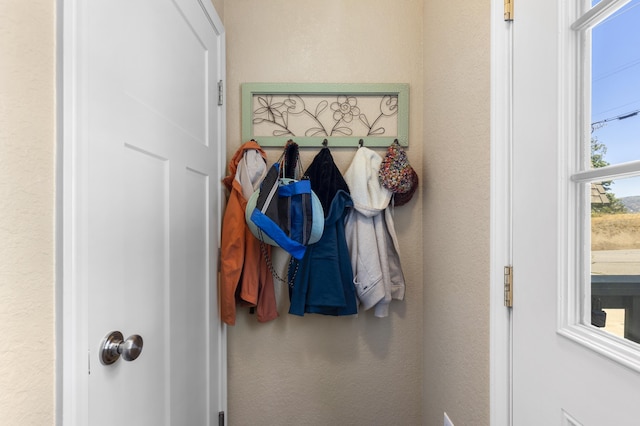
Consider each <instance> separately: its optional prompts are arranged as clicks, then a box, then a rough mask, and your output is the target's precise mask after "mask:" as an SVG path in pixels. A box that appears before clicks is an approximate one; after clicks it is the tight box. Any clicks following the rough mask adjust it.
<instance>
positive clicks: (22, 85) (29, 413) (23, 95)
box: [0, 0, 55, 425]
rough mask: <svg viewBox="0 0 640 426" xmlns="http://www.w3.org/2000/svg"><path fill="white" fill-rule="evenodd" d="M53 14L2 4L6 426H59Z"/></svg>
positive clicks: (0, 370)
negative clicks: (56, 409)
mask: <svg viewBox="0 0 640 426" xmlns="http://www.w3.org/2000/svg"><path fill="white" fill-rule="evenodd" d="M54 7H55V4H54V2H52V1H51V0H34V1H29V2H25V1H23V0H3V1H2V2H0V336H2V345H0V423H2V424H3V425H46V424H53V419H54V356H55V354H54V345H53V344H54V318H53V314H54V267H53V266H54V243H53V242H54V192H53V191H54V152H55V138H54V108H55V103H54V87H55V81H54V25H55V22H54Z"/></svg>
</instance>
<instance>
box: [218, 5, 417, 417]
mask: <svg viewBox="0 0 640 426" xmlns="http://www.w3.org/2000/svg"><path fill="white" fill-rule="evenodd" d="M422 3H423V0H405V1H401V2H389V1H385V0H352V1H344V0H327V1H316V2H299V1H293V0H273V1H268V2H265V1H261V0H234V1H227V2H225V21H224V22H225V28H226V31H227V78H228V82H227V91H228V104H227V106H228V110H227V112H228V119H227V123H228V142H227V150H228V154H227V155H228V157H230V156H231V155H232V154H233V153H234V152H235V150H236V149H237V148H238V147H239V145H240V143H241V142H242V141H241V140H240V137H241V135H240V122H241V120H240V84H241V83H243V82H344V83H385V82H386V83H390V82H404V83H409V84H410V103H411V105H410V135H409V143H410V148H409V150H408V155H409V159H410V161H411V163H412V165H413V166H414V167H415V168H416V169H417V170H418V172H419V173H421V171H422V152H423V145H424V144H425V138H424V136H423V134H422V103H423V99H422V93H423V77H422V36H421V34H422V8H423V4H422ZM268 152H269V159H270V160H271V161H275V160H276V159H277V156H278V155H279V154H280V152H281V149H272V150H269V151H268ZM317 152H318V149H305V150H304V153H303V162H304V164H305V165H308V164H309V163H310V161H311V159H312V157H313V156H314V155H315V154H316V153H317ZM354 152H355V150H354V149H353V148H349V149H337V148H335V149H333V150H332V153H333V155H334V158H335V159H336V162H337V163H338V166H339V168H340V169H341V170H342V171H343V172H344V171H345V170H346V168H347V167H348V165H349V163H350V161H351V159H352V157H353V154H354ZM380 152H381V153H384V150H381V151H380ZM395 219H396V224H397V227H396V228H397V231H398V235H399V240H400V246H401V247H400V249H401V256H402V262H403V269H404V272H405V275H406V280H407V293H406V300H405V301H404V302H396V301H394V302H393V303H392V304H391V314H390V316H389V317H388V318H385V319H380V318H375V317H374V316H373V315H372V313H370V312H366V313H363V314H361V315H360V316H359V317H358V318H332V317H323V316H318V315H315V316H314V315H306V316H305V317H303V318H298V317H294V316H291V315H288V314H287V310H288V299H287V297H286V295H283V296H284V297H280V298H279V301H280V305H279V310H280V315H281V316H280V318H278V319H277V320H275V321H274V322H272V323H268V324H258V323H257V322H256V319H255V317H253V316H249V315H248V314H246V313H244V314H242V315H240V317H239V319H238V322H237V324H236V325H235V326H234V327H230V328H229V359H228V364H229V419H230V424H231V425H248V424H264V425H272V424H278V425H298V426H299V425H327V424H339V425H367V426H368V425H383V424H389V425H392V424H393V425H419V424H421V423H422V407H421V404H422V397H421V385H422V375H423V373H422V370H423V368H422V363H423V361H422V342H423V335H424V333H423V325H422V321H423V309H422V304H423V302H422V294H423V277H422V262H423V260H424V259H423V256H422V253H421V250H420V249H419V248H420V247H422V242H421V237H422V203H421V200H420V198H419V197H418V196H416V197H414V199H413V200H412V201H411V202H410V203H409V204H408V205H406V206H402V207H398V208H397V209H396V216H395ZM277 285H278V287H279V288H282V284H277Z"/></svg>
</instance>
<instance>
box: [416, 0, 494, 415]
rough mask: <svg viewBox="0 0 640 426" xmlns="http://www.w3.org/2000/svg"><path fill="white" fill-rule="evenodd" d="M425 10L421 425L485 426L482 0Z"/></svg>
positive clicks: (486, 40) (485, 8) (440, 1)
mask: <svg viewBox="0 0 640 426" xmlns="http://www.w3.org/2000/svg"><path fill="white" fill-rule="evenodd" d="M424 4H425V10H424V62H425V67H424V82H425V83H424V88H425V92H424V101H425V102H424V134H425V146H424V159H425V160H424V174H423V181H424V182H425V186H424V187H423V188H424V191H425V196H424V210H423V217H424V219H423V222H424V282H425V285H424V286H425V287H424V288H425V294H424V296H425V299H424V300H425V303H424V320H425V322H424V324H425V329H424V358H425V371H424V389H425V393H424V408H425V419H424V424H426V425H441V424H442V418H443V414H442V413H443V411H446V412H447V413H448V414H449V416H450V417H451V420H452V421H453V422H454V424H456V425H462V426H464V425H474V426H477V425H488V424H489V183H490V182H489V179H490V175H489V172H490V164H489V160H490V158H489V151H490V134H489V130H490V128H489V124H490V123H489V122H490V62H489V55H490V19H489V18H490V16H489V10H490V5H491V2H490V1H489V0H484V1H464V0H454V1H451V0H429V1H427V0H425V3H424Z"/></svg>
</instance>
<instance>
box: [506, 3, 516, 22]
mask: <svg viewBox="0 0 640 426" xmlns="http://www.w3.org/2000/svg"><path fill="white" fill-rule="evenodd" d="M513 2H514V0H504V20H505V21H513Z"/></svg>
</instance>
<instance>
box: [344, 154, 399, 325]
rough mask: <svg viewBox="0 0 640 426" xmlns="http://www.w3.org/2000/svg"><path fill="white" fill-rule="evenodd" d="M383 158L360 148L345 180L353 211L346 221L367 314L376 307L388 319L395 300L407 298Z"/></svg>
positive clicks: (363, 304)
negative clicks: (382, 177) (382, 173)
mask: <svg viewBox="0 0 640 426" xmlns="http://www.w3.org/2000/svg"><path fill="white" fill-rule="evenodd" d="M380 163H382V157H381V156H380V155H378V154H377V153H376V152H375V151H372V150H370V149H369V148H366V147H360V148H359V149H358V151H357V152H356V154H355V156H354V157H353V161H352V162H351V165H350V166H349V169H348V170H347V171H346V173H345V175H344V179H345V181H346V182H347V185H348V186H349V190H350V191H351V198H352V200H353V204H354V208H353V209H351V211H350V212H349V214H348V215H347V217H346V219H345V236H346V239H347V246H348V247H349V253H350V256H351V267H352V268H353V276H354V279H353V281H354V284H355V287H356V293H357V295H358V300H359V301H360V304H361V305H362V307H363V309H364V310H367V309H369V308H371V307H373V306H375V316H377V317H386V316H388V315H389V303H391V300H392V299H398V300H402V299H403V298H404V290H405V282H404V275H403V274H402V267H401V266H400V251H399V248H398V238H397V236H396V231H395V227H394V224H393V216H392V214H391V207H390V206H389V201H390V200H391V195H392V193H391V191H389V190H388V189H386V188H384V187H382V186H381V185H380V182H379V181H378V170H379V169H380Z"/></svg>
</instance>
